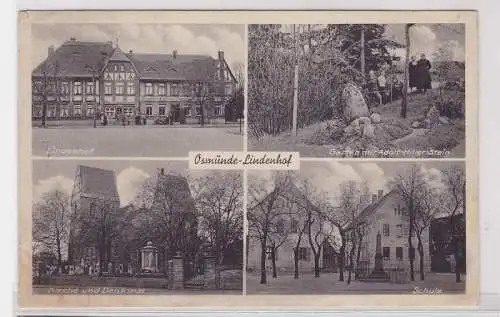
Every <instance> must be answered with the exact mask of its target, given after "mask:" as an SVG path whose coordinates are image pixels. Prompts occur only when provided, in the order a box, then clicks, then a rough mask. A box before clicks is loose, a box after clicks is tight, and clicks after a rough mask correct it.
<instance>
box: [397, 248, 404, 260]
mask: <svg viewBox="0 0 500 317" xmlns="http://www.w3.org/2000/svg"><path fill="white" fill-rule="evenodd" d="M396 259H398V260H402V259H403V248H402V247H397V248H396Z"/></svg>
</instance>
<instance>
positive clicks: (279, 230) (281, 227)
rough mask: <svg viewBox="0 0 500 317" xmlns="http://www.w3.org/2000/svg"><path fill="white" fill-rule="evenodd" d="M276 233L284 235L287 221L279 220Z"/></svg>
mask: <svg viewBox="0 0 500 317" xmlns="http://www.w3.org/2000/svg"><path fill="white" fill-rule="evenodd" d="M276 232H277V233H284V232H285V221H284V220H283V219H279V220H278V221H277V223H276Z"/></svg>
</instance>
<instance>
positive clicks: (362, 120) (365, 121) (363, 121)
mask: <svg viewBox="0 0 500 317" xmlns="http://www.w3.org/2000/svg"><path fill="white" fill-rule="evenodd" d="M358 120H359V125H367V124H370V123H371V119H370V118H369V117H360V118H359V119H358Z"/></svg>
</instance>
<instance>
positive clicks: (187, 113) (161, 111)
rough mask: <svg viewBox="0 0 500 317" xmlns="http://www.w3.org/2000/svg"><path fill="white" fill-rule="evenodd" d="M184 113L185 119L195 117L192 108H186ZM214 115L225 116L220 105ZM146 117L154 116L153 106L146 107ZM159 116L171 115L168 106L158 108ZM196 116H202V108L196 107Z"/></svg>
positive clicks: (216, 107)
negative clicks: (167, 110) (167, 109)
mask: <svg viewBox="0 0 500 317" xmlns="http://www.w3.org/2000/svg"><path fill="white" fill-rule="evenodd" d="M177 107H179V106H178V105H177ZM182 111H184V116H185V117H191V116H192V115H193V113H192V107H191V106H189V105H188V106H184V107H183V110H182ZM214 114H215V115H216V116H221V115H222V114H223V113H222V106H220V105H217V106H215V109H214ZM146 115H147V116H152V115H153V106H152V105H146ZM158 115H160V116H166V115H170V114H169V113H166V106H164V105H160V106H158ZM195 116H201V107H200V106H196V107H195Z"/></svg>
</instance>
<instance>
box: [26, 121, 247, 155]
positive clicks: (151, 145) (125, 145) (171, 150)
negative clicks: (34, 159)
mask: <svg viewBox="0 0 500 317" xmlns="http://www.w3.org/2000/svg"><path fill="white" fill-rule="evenodd" d="M214 140H223V142H214ZM32 142H33V144H32V146H33V155H35V156H116V157H125V156H132V157H135V156H151V157H184V156H187V155H188V152H189V151H193V150H196V151H205V150H210V151H241V150H242V149H243V137H242V133H241V132H240V128H239V127H238V126H231V127H199V126H196V127H193V126H189V127H187V126H181V127H164V126H154V125H152V126H125V127H123V126H110V127H98V128H95V129H93V128H82V127H62V128H47V129H41V128H35V129H33V130H32Z"/></svg>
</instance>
